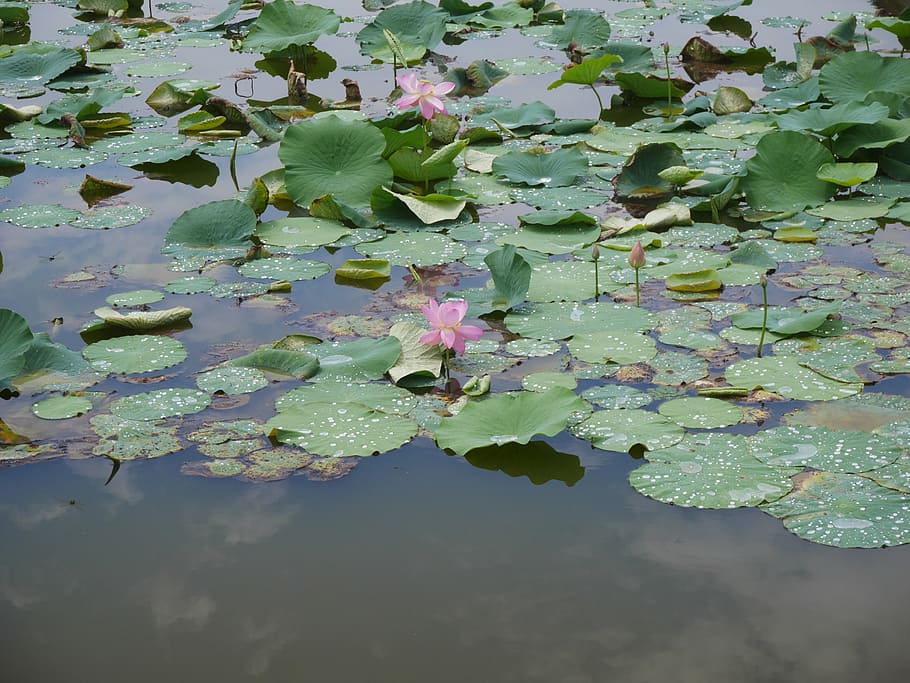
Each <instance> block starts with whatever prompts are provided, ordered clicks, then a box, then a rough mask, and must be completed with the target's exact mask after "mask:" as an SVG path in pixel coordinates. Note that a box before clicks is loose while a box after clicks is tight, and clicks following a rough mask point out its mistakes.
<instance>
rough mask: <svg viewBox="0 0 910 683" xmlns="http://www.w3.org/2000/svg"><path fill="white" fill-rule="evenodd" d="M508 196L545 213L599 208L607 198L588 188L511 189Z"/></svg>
mask: <svg viewBox="0 0 910 683" xmlns="http://www.w3.org/2000/svg"><path fill="white" fill-rule="evenodd" d="M509 196H510V197H511V198H512V199H513V200H515V201H516V202H520V203H522V204H527V205H528V206H533V207H534V208H536V209H542V210H545V211H578V210H580V209H587V208H590V207H592V206H599V205H600V204H604V203H605V202H607V201H608V200H609V196H608V195H605V194H601V193H599V192H594V191H592V190H591V188H590V187H584V186H573V187H513V188H512V189H511V190H510V192H509Z"/></svg>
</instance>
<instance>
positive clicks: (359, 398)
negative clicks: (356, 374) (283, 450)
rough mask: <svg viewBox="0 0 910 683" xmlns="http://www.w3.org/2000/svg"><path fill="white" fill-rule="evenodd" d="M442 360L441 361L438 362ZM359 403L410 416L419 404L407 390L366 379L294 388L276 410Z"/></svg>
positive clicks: (280, 400)
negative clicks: (325, 404) (370, 381)
mask: <svg viewBox="0 0 910 683" xmlns="http://www.w3.org/2000/svg"><path fill="white" fill-rule="evenodd" d="M438 363H439V361H437V364H438ZM350 402H356V403H360V404H362V405H365V406H367V407H368V408H372V409H373V410H379V411H381V412H383V413H388V414H389V415H406V414H407V413H409V412H410V411H411V410H412V409H413V408H414V406H415V405H417V397H416V396H414V394H412V393H411V392H409V391H408V390H407V389H401V388H399V387H394V386H392V385H391V384H388V383H384V384H377V383H362V382H356V383H355V382H343V381H342V382H322V383H320V384H308V385H306V386H303V387H299V388H297V389H292V390H291V391H289V392H287V393H286V394H282V395H281V396H279V397H278V398H277V399H276V400H275V409H276V410H277V411H278V412H279V413H282V412H284V411H286V410H291V409H297V408H303V407H305V406H306V405H310V404H311V403H350Z"/></svg>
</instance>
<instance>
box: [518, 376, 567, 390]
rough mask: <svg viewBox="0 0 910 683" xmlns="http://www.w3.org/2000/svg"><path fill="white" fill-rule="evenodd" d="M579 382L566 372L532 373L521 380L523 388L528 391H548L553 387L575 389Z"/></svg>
mask: <svg viewBox="0 0 910 683" xmlns="http://www.w3.org/2000/svg"><path fill="white" fill-rule="evenodd" d="M576 386H578V380H576V379H575V376H574V375H570V374H568V373H565V372H532V373H531V374H530V375H525V376H524V377H522V378H521V388H522V389H525V390H526V391H547V390H548V389H552V388H553V387H563V388H564V389H574V388H575V387H576Z"/></svg>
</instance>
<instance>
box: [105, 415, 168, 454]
mask: <svg viewBox="0 0 910 683" xmlns="http://www.w3.org/2000/svg"><path fill="white" fill-rule="evenodd" d="M90 422H91V424H92V429H93V430H94V431H95V433H96V434H98V436H100V437H101V439H100V440H99V441H98V444H97V445H96V446H95V448H94V449H92V453H93V454H94V455H106V456H109V457H111V458H113V459H114V460H117V461H120V460H136V459H138V458H160V457H161V456H164V455H168V454H169V453H177V452H178V451H180V450H182V449H183V444H181V443H180V439H178V438H177V426H176V425H172V426H164V425H162V424H161V423H160V422H158V421H156V420H132V419H127V418H120V417H116V416H114V415H95V416H94V417H93V418H91V420H90Z"/></svg>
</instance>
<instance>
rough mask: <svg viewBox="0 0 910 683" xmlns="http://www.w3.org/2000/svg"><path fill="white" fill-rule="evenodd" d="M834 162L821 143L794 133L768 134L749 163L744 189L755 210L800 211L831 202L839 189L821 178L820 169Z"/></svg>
mask: <svg viewBox="0 0 910 683" xmlns="http://www.w3.org/2000/svg"><path fill="white" fill-rule="evenodd" d="M833 162H834V156H833V155H832V154H831V152H830V151H828V149H827V148H826V147H825V146H824V145H822V144H821V143H820V142H817V141H816V140H813V139H812V138H810V137H809V136H808V135H803V134H801V133H796V132H793V131H782V132H779V133H768V134H767V135H765V136H764V137H763V138H762V139H761V140H759V142H758V145H757V146H756V148H755V156H754V157H752V158H751V159H749V160H748V161H747V162H746V176H745V177H744V178H743V179H742V182H741V183H740V187H741V188H742V190H743V191H744V192H745V193H746V201H747V202H748V204H749V206H751V207H752V208H753V209H758V210H761V211H780V212H784V211H799V210H801V209H805V208H806V207H812V206H818V205H819V204H823V203H824V202H826V201H828V199H830V198H831V196H832V195H834V193H835V192H836V191H837V186H836V185H834V184H832V183H828V182H825V181H824V180H819V179H818V169H819V168H821V166H822V165H823V164H830V163H833Z"/></svg>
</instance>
